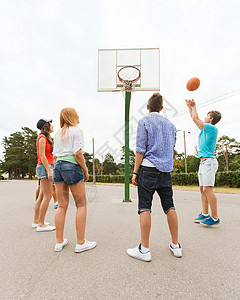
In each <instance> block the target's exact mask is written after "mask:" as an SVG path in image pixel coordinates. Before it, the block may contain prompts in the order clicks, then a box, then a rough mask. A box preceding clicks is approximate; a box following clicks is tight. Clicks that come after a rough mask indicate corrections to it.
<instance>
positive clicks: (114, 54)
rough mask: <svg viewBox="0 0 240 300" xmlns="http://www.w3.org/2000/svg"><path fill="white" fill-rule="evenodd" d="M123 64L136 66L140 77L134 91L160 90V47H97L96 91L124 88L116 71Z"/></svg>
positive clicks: (123, 65) (113, 90)
mask: <svg viewBox="0 0 240 300" xmlns="http://www.w3.org/2000/svg"><path fill="white" fill-rule="evenodd" d="M125 66H134V67H137V68H138V69H139V70H140V72H141V77H140V79H139V81H138V82H136V85H135V91H159V90H160V49H159V48H140V49H99V50H98V92H116V91H122V90H124V86H123V84H122V83H121V82H120V81H119V79H118V76H117V73H118V71H119V69H121V68H122V67H125Z"/></svg>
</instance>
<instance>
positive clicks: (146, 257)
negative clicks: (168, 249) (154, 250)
mask: <svg viewBox="0 0 240 300" xmlns="http://www.w3.org/2000/svg"><path fill="white" fill-rule="evenodd" d="M127 254H128V255H129V256H131V257H133V258H136V259H140V260H143V261H151V253H150V251H148V252H147V253H141V246H140V245H138V246H137V247H136V248H132V249H127Z"/></svg>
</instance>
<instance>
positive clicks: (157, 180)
mask: <svg viewBox="0 0 240 300" xmlns="http://www.w3.org/2000/svg"><path fill="white" fill-rule="evenodd" d="M155 192H157V193H158V195H159V197H160V200H161V205H162V208H163V211H164V213H165V214H167V213H168V211H169V210H170V209H175V207H174V203H173V191H172V178H171V173H165V172H160V171H158V170H157V169H156V168H151V167H144V166H141V167H140V173H139V177H138V213H139V214H140V213H141V212H143V211H150V212H151V211H152V210H151V207H152V200H153V195H154V193H155Z"/></svg>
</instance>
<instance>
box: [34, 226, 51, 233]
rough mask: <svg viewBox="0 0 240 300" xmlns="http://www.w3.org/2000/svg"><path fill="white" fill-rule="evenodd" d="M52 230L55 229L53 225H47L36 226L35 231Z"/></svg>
mask: <svg viewBox="0 0 240 300" xmlns="http://www.w3.org/2000/svg"><path fill="white" fill-rule="evenodd" d="M53 230H55V226H50V225H48V226H47V227H40V226H37V232H43V231H53Z"/></svg>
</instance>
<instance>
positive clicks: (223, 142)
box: [215, 135, 240, 171]
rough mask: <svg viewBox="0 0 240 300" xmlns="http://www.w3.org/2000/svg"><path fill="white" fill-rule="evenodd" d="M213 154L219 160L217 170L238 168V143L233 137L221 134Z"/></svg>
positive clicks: (239, 147)
mask: <svg viewBox="0 0 240 300" xmlns="http://www.w3.org/2000/svg"><path fill="white" fill-rule="evenodd" d="M215 154H216V157H217V159H218V162H219V171H235V170H238V169H239V168H240V164H239V154H240V143H239V142H237V141H236V139H235V138H230V137H228V136H227V135H223V136H221V137H220V138H219V139H218V141H217V144H216V149H215Z"/></svg>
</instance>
